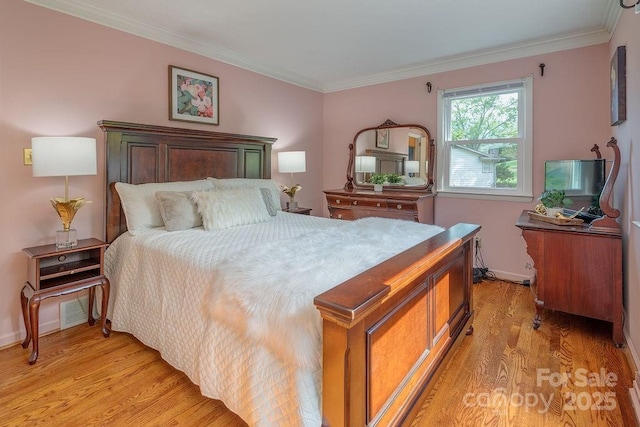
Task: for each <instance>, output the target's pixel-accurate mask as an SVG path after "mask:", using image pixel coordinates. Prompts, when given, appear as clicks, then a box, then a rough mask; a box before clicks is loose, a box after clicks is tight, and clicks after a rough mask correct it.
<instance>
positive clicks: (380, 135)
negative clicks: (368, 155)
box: [376, 129, 389, 148]
mask: <svg viewBox="0 0 640 427" xmlns="http://www.w3.org/2000/svg"><path fill="white" fill-rule="evenodd" d="M376 148H389V129H377V130H376Z"/></svg>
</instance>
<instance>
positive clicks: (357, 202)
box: [351, 198, 387, 209]
mask: <svg viewBox="0 0 640 427" xmlns="http://www.w3.org/2000/svg"><path fill="white" fill-rule="evenodd" d="M351 206H353V207H358V208H363V209H370V208H377V209H387V201H386V200H380V199H377V200H376V199H361V198H352V199H351Z"/></svg>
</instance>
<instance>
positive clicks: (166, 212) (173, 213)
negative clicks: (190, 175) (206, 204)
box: [156, 191, 202, 231]
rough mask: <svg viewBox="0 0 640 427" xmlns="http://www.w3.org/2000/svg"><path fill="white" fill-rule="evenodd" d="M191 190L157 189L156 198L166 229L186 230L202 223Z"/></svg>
mask: <svg viewBox="0 0 640 427" xmlns="http://www.w3.org/2000/svg"><path fill="white" fill-rule="evenodd" d="M191 193H192V192H191V191H158V192H156V200H157V201H158V207H159V208H160V216H161V217H162V221H163V222H164V228H166V230H167V231H178V230H188V229H190V228H193V227H200V226H201V225H202V218H201V217H200V214H199V213H198V208H197V206H196V204H195V203H194V202H193V201H192V200H191Z"/></svg>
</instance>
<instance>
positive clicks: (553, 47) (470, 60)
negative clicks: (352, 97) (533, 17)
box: [323, 30, 611, 93]
mask: <svg viewBox="0 0 640 427" xmlns="http://www.w3.org/2000/svg"><path fill="white" fill-rule="evenodd" d="M610 38H611V34H610V33H609V32H608V31H606V30H597V31H592V32H589V33H581V34H573V35H567V36H563V37H557V38H553V39H547V40H540V41H535V42H530V43H522V44H517V45H511V46H505V47H502V48H498V49H489V50H483V51H476V52H473V53H471V54H463V55H459V56H455V57H450V58H446V59H443V60H439V61H434V62H432V63H429V64H424V65H419V66H414V67H409V68H403V69H399V70H395V71H391V72H385V73H378V74H372V75H370V76H367V77H364V78H361V79H352V80H345V81H342V82H336V83H328V84H325V85H324V88H323V91H324V92H325V93H329V92H337V91H341V90H346V89H354V88H357V87H363V86H371V85H375V84H381V83H388V82H392V81H396V80H403V79H410V78H414V77H422V76H428V75H431V74H436V73H444V72H447V71H453V70H459V69H462V68H469V67H475V66H478V65H486V64H493V63H496V62H502V61H508V60H512V59H519V58H526V57H529V56H535V55H542V54H546V53H553V52H559V51H562V50H568V49H576V48H580V47H586V46H592V45H596V44H600V43H607V42H608V41H609V39H610Z"/></svg>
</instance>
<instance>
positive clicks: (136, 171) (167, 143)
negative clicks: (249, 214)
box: [98, 120, 276, 243]
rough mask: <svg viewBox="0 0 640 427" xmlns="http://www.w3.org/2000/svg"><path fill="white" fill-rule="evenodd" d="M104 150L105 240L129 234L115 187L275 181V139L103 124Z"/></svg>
mask: <svg viewBox="0 0 640 427" xmlns="http://www.w3.org/2000/svg"><path fill="white" fill-rule="evenodd" d="M98 126H100V128H101V129H102V130H103V131H104V133H105V147H106V151H107V152H106V161H107V165H106V173H107V180H106V185H107V189H106V203H105V207H106V227H107V229H106V239H107V242H109V243H111V242H112V241H113V240H114V239H115V238H116V237H118V236H119V235H120V234H122V233H124V232H125V231H126V230H127V224H126V221H125V217H124V213H123V212H122V208H121V206H120V199H119V197H118V193H117V192H116V191H115V183H116V182H127V183H131V184H142V183H149V182H170V181H189V180H195V179H203V178H207V177H214V178H271V146H272V144H273V143H274V142H275V141H276V138H266V137H261V136H251V135H238V134H231V133H222V132H208V131H202V130H195V129H181V128H173V127H165V126H153V125H143V124H137V123H124V122H114V121H108V120H102V121H99V122H98Z"/></svg>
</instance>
